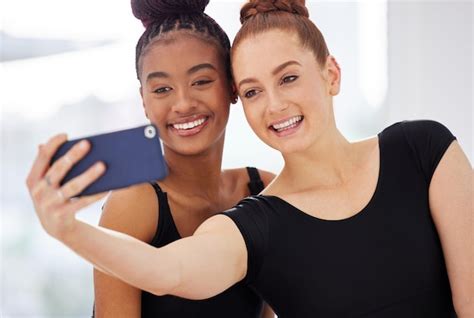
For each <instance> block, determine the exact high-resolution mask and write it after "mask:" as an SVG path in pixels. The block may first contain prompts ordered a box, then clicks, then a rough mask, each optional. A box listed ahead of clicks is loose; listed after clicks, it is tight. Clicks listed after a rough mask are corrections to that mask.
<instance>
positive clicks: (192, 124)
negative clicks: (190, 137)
mask: <svg viewBox="0 0 474 318" xmlns="http://www.w3.org/2000/svg"><path fill="white" fill-rule="evenodd" d="M207 119H208V117H205V118H200V119H197V120H194V121H189V122H187V123H180V124H172V126H173V128H174V129H178V130H188V129H193V128H195V127H197V126H201V125H202V124H204V122H205V121H207Z"/></svg>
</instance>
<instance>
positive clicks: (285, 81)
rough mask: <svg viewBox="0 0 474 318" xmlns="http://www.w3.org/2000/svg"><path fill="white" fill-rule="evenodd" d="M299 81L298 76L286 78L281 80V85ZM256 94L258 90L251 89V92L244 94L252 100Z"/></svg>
mask: <svg viewBox="0 0 474 318" xmlns="http://www.w3.org/2000/svg"><path fill="white" fill-rule="evenodd" d="M297 79H298V76H296V75H289V76H285V77H283V78H282V79H281V81H280V85H283V84H288V83H292V82H294V81H296V80H297ZM250 94H251V95H250ZM256 94H257V90H256V89H251V90H249V91H246V92H245V93H244V97H245V98H246V99H250V98H252V97H254V96H255V95H256Z"/></svg>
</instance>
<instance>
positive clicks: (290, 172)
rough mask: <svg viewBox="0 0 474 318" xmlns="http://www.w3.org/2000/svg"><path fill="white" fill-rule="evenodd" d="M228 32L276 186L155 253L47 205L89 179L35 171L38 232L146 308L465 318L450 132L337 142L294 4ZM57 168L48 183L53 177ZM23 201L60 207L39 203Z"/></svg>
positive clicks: (466, 198) (406, 126) (302, 17)
mask: <svg viewBox="0 0 474 318" xmlns="http://www.w3.org/2000/svg"><path fill="white" fill-rule="evenodd" d="M241 20H242V21H243V26H242V29H241V30H240V31H239V33H238V34H237V36H236V38H235V40H234V46H233V49H232V65H233V72H234V80H235V84H236V87H237V90H238V93H239V95H240V96H241V98H242V102H243V105H244V109H245V113H246V116H247V119H248V122H249V124H250V126H251V127H252V129H253V130H254V131H255V133H256V134H257V135H258V136H259V137H260V138H261V139H262V140H263V141H264V142H266V143H267V144H268V145H270V146H271V147H273V148H275V149H277V150H279V151H280V152H281V153H282V156H283V158H284V160H285V166H284V168H283V170H282V171H281V173H280V174H279V176H278V177H277V178H276V179H275V180H274V181H273V182H272V183H271V184H270V185H269V186H268V187H267V188H266V189H265V190H264V192H263V193H262V194H260V195H257V196H252V197H250V198H248V199H244V200H242V201H241V202H240V203H239V204H238V205H236V206H235V207H234V208H232V209H230V210H228V211H226V212H224V213H222V214H220V215H217V216H214V217H212V218H210V219H208V220H207V221H205V222H204V223H203V224H201V226H200V227H199V228H198V229H197V230H196V232H195V233H194V235H193V236H191V237H187V238H184V239H182V240H178V241H175V242H173V243H171V244H169V245H167V246H164V247H162V248H160V249H158V250H156V249H152V248H150V246H149V245H147V244H144V243H142V242H141V241H139V240H135V239H133V238H131V237H129V236H125V235H121V234H118V233H115V232H110V231H108V230H105V229H101V228H97V227H94V226H91V225H88V224H85V223H83V222H80V221H78V220H76V219H75V218H74V212H75V211H77V208H78V207H76V206H74V204H75V203H74V202H69V201H68V200H64V199H61V198H59V199H57V198H58V197H60V196H58V195H57V193H58V192H59V193H62V194H63V195H64V197H66V198H68V197H71V196H72V195H74V193H77V191H74V187H77V188H79V189H81V188H83V187H84V186H86V185H87V184H88V183H90V182H92V180H94V179H95V178H97V177H98V176H99V175H100V171H97V172H90V173H89V174H85V175H84V176H83V178H82V179H77V180H74V181H71V182H70V183H69V184H66V185H64V186H63V187H61V188H58V187H57V186H48V185H47V182H46V181H45V180H44V178H43V179H42V178H41V176H39V175H38V174H36V175H35V177H34V182H32V184H33V183H36V184H37V186H36V187H33V191H32V192H33V198H34V200H35V204H36V209H37V214H38V216H39V218H40V220H41V221H42V222H43V225H44V227H45V229H46V231H47V232H48V233H49V234H50V235H52V236H54V237H55V238H57V239H59V240H61V241H62V242H64V243H65V244H66V245H67V246H69V247H70V248H71V249H73V250H74V251H76V252H77V253H78V254H80V255H81V256H82V257H83V258H85V259H86V260H88V261H89V262H91V263H92V264H94V266H96V267H97V268H100V269H102V270H103V271H107V272H109V273H111V275H114V276H115V277H117V278H119V279H122V280H124V281H126V282H128V283H129V284H132V285H134V286H138V287H140V288H142V289H145V290H148V291H150V292H152V293H154V294H157V295H167V294H172V295H178V296H180V297H185V298H190V299H204V298H207V297H212V296H214V295H216V294H218V293H220V292H222V291H223V290H225V289H226V288H228V287H229V286H232V285H233V284H235V283H236V282H241V281H243V282H245V283H246V284H248V285H249V286H251V287H252V288H253V289H255V290H256V291H257V292H258V293H259V294H260V295H262V297H263V298H264V299H265V300H266V301H267V302H268V303H269V304H270V305H271V306H272V308H273V309H274V310H275V312H276V314H277V315H278V316H279V317H280V318H284V317H384V318H387V317H388V318H390V317H430V318H433V317H455V316H456V313H457V315H458V316H459V317H472V315H473V313H474V311H473V303H472V299H473V286H474V281H473V275H472V268H473V267H474V266H473V263H472V259H473V258H472V256H473V255H472V253H473V252H472V243H473V242H472V168H471V166H470V163H469V161H468V160H467V158H466V156H465V155H464V154H463V152H462V150H461V148H460V147H459V145H458V143H457V142H456V141H455V138H454V137H453V135H452V134H451V133H450V132H449V130H447V129H446V128H445V127H444V126H442V125H441V124H439V123H436V122H432V121H413V122H401V123H396V124H394V125H392V126H390V127H388V128H386V129H385V130H383V131H382V132H381V133H379V134H378V135H377V136H375V137H373V138H369V139H367V140H363V141H359V142H354V143H351V142H348V141H347V139H346V138H344V136H343V135H342V134H341V133H340V132H339V131H338V129H337V127H336V124H335V119H334V112H333V104H332V101H333V96H335V95H337V94H338V92H339V85H340V69H339V66H338V64H337V62H336V60H335V59H334V57H332V56H331V55H329V52H328V49H327V47H326V44H325V41H324V38H323V36H322V35H321V33H320V32H319V30H318V29H317V28H316V26H315V25H314V24H313V23H312V22H311V21H310V20H309V19H308V12H307V10H306V8H305V6H304V1H263V0H262V1H258V0H257V1H251V2H249V3H248V4H246V5H245V6H244V7H243V9H242V11H241ZM268 52H272V54H268ZM263 57H264V58H263ZM47 146H48V147H50V148H51V149H55V147H56V144H55V143H54V142H51V143H49V144H48V145H47ZM81 155H82V154H76V153H71V154H68V155H67V156H68V157H69V156H70V158H71V159H70V160H71V161H75V160H77V158H79V157H80V156H81ZM69 167H70V165H68V166H65V167H54V166H53V167H52V168H51V169H50V170H49V171H48V172H47V176H51V178H53V177H54V178H55V180H56V179H61V177H62V175H63V174H64V173H65V172H66V171H67V170H68V169H69ZM34 169H35V170H41V169H45V165H44V164H41V163H38V164H36V165H35V166H34ZM36 189H42V190H43V191H44V193H45V194H44V196H45V197H46V198H48V199H49V200H51V201H56V202H58V203H59V204H63V205H65V206H66V207H69V208H64V209H58V208H54V207H53V206H52V205H48V204H42V203H41V200H38V199H35V195H36V193H37V192H40V190H36ZM61 197H62V196H61ZM55 198H56V199H55ZM87 200H89V199H84V204H85V203H87V202H86V201H87ZM90 200H93V199H90ZM123 255H129V256H133V257H128V258H127V259H126V260H124V259H123V258H122V256H123Z"/></svg>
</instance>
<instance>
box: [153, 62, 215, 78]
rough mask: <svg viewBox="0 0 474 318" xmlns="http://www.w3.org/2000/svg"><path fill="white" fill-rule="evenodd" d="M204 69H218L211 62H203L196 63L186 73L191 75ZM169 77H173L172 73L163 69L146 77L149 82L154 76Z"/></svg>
mask: <svg viewBox="0 0 474 318" xmlns="http://www.w3.org/2000/svg"><path fill="white" fill-rule="evenodd" d="M202 69H211V70H214V71H217V69H216V67H215V66H214V65H212V64H211V63H201V64H198V65H194V66H193V67H191V68H190V69H189V70H188V71H187V72H186V73H187V74H188V75H191V74H194V73H196V72H198V71H200V70H202ZM169 77H171V76H170V74H168V73H166V72H162V71H157V72H152V73H150V74H148V76H147V77H146V81H147V82H148V81H149V80H151V79H154V78H169Z"/></svg>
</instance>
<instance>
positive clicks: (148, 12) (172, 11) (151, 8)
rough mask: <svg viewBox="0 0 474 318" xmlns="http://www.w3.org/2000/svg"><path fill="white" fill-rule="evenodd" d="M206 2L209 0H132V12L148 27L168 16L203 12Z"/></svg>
mask: <svg viewBox="0 0 474 318" xmlns="http://www.w3.org/2000/svg"><path fill="white" fill-rule="evenodd" d="M208 3H209V0H132V12H133V15H134V16H135V17H136V18H137V19H139V20H141V21H142V23H143V25H144V26H145V27H148V26H149V25H150V24H152V23H153V22H154V21H160V20H163V19H165V18H167V17H168V16H173V15H180V14H193V13H194V14H195V13H204V9H206V6H207V4H208Z"/></svg>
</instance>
